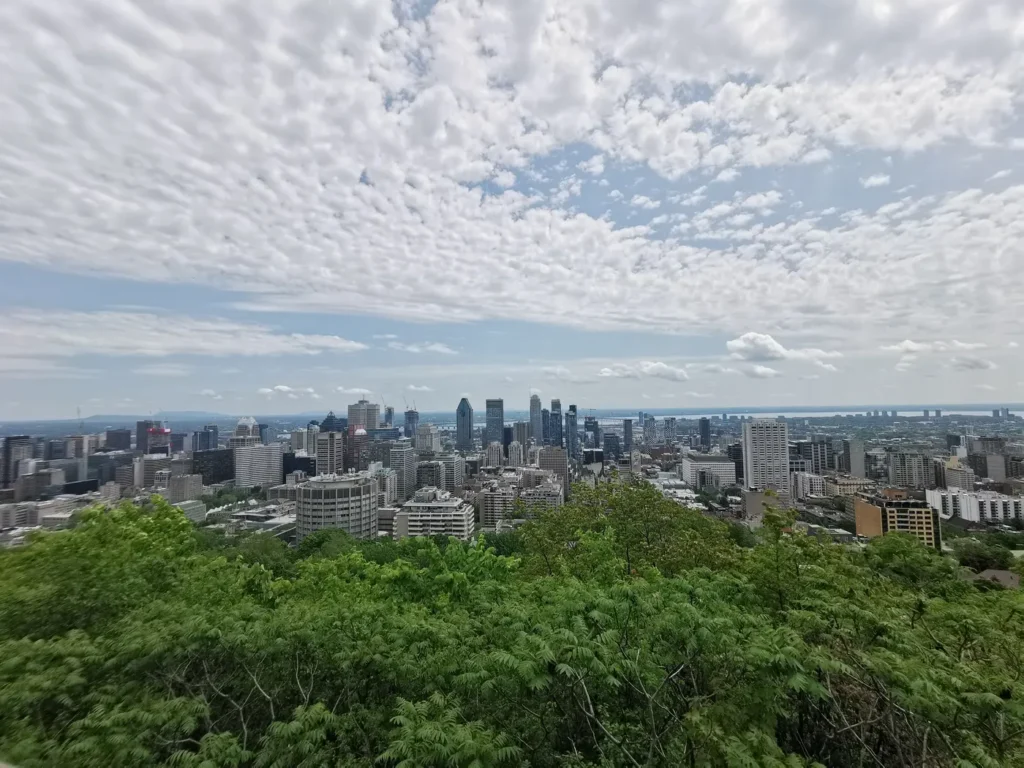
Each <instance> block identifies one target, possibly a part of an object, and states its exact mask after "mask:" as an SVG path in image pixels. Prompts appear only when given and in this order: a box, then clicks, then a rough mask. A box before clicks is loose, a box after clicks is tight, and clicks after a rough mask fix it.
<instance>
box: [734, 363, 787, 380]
mask: <svg viewBox="0 0 1024 768" xmlns="http://www.w3.org/2000/svg"><path fill="white" fill-rule="evenodd" d="M743 372H744V373H745V374H746V375H747V376H749V377H751V378H752V379H774V378H775V377H776V376H781V375H782V374H781V373H780V372H779V371H777V370H775V369H774V368H769V367H768V366H766V365H753V366H751V367H750V368H745V369H744V371H743Z"/></svg>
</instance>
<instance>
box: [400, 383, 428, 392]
mask: <svg viewBox="0 0 1024 768" xmlns="http://www.w3.org/2000/svg"><path fill="white" fill-rule="evenodd" d="M406 389H407V390H409V391H410V392H433V391H434V390H433V389H431V388H430V387H427V386H423V385H421V384H410V385H409V386H408V387H406Z"/></svg>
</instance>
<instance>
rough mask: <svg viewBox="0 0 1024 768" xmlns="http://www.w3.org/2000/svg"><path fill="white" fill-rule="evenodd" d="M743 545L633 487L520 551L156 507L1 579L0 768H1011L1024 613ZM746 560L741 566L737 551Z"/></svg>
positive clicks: (836, 555)
mask: <svg viewBox="0 0 1024 768" xmlns="http://www.w3.org/2000/svg"><path fill="white" fill-rule="evenodd" d="M790 522H791V520H790V519H788V518H786V517H784V516H782V515H778V514H768V515H766V524H765V528H764V530H763V531H762V533H761V535H760V536H759V541H758V543H757V544H756V546H753V547H744V546H741V545H740V543H737V536H736V535H735V534H732V533H731V532H730V530H729V528H728V526H726V525H725V524H723V523H719V522H716V521H714V520H711V519H708V518H706V517H703V516H701V515H700V514H698V513H696V512H691V511H688V510H685V509H682V508H681V507H679V506H677V505H675V504H672V503H670V502H666V501H664V500H663V499H662V498H661V497H660V496H659V495H658V494H657V493H654V492H653V491H652V490H651V489H649V488H647V487H645V486H642V485H641V486H632V485H628V484H601V485H599V486H598V487H597V488H593V489H590V490H581V491H580V493H579V494H577V497H576V500H575V501H574V502H573V503H572V504H569V505H567V506H566V507H564V508H563V509H562V510H560V511H554V512H550V513H544V514H542V515H541V516H540V517H539V518H538V519H537V520H535V521H533V522H531V523H530V524H528V525H527V526H526V527H524V528H523V529H522V530H521V532H519V533H517V534H502V535H499V536H489V537H483V538H482V539H481V541H479V542H477V543H476V544H475V545H473V546H467V545H462V544H459V543H457V542H454V541H435V540H404V541H401V542H390V541H386V542H355V541H353V540H351V539H349V538H348V537H346V536H345V535H344V534H341V533H337V532H329V533H323V534H318V535H317V536H314V537H310V538H309V539H307V540H306V541H304V542H303V544H302V546H301V547H299V548H298V550H291V549H289V548H287V547H286V546H284V545H283V544H281V543H280V542H278V541H276V540H274V539H272V538H267V537H265V536H255V537H252V538H248V539H242V540H226V539H223V538H222V537H220V536H218V535H217V534H215V533H213V532H211V531H206V530H196V529H195V528H194V527H193V526H192V525H191V524H190V523H189V522H188V521H187V520H186V519H185V518H184V517H183V516H182V515H181V513H180V512H179V511H178V510H176V509H173V508H170V507H168V506H166V505H163V504H160V503H157V504H155V505H153V507H152V508H151V509H148V510H147V511H142V510H139V509H136V508H134V507H132V506H130V505H124V506H122V507H120V508H119V509H116V510H113V511H105V510H92V511H89V512H87V513H86V514H84V515H83V516H82V519H81V521H80V523H79V525H78V526H77V527H76V528H75V529H73V530H70V531H63V532H51V533H45V534H41V535H38V536H37V537H36V538H34V539H33V540H32V541H31V543H30V544H28V545H27V546H25V547H21V548H18V549H13V550H9V551H5V552H3V553H2V554H0V645H2V648H0V713H2V716H0V757H2V758H3V759H5V760H7V761H10V762H12V763H14V764H17V765H19V766H21V767H22V768H33V767H34V766H47V767H53V766H56V767H58V768H60V767H63V766H69V767H70V766H96V767H97V768H99V767H100V766H102V767H103V768H109V767H110V766H151V765H171V766H179V767H183V768H199V767H200V766H202V767H203V768H216V767H220V766H224V767H225V768H226V767H228V766H232V767H241V766H245V767H247V768H249V767H251V768H271V767H273V768H292V767H293V766H303V767H305V768H313V767H314V766H370V765H374V764H376V765H385V766H408V767H411V766H556V765H567V766H641V765H642V766H755V765H767V766H772V765H775V766H802V765H827V766H946V765H948V766H954V765H956V766H1002V765H1024V685H1022V683H1021V675H1022V673H1024V642H1022V640H1024V604H1022V602H1021V596H1020V594H1019V593H1018V592H1016V591H1007V590H980V589H978V588H976V587H975V586H974V585H973V584H972V583H970V582H966V581H964V580H963V579H962V578H961V573H960V566H959V565H958V564H957V562H956V561H955V560H954V559H952V558H943V557H941V556H939V555H937V554H935V553H934V552H930V551H928V550H926V549H924V548H923V547H921V546H920V545H919V544H917V543H916V542H915V541H914V540H911V539H908V538H904V537H900V536H891V537H885V538H883V539H881V540H876V541H875V542H872V544H871V545H869V546H868V547H867V548H866V549H865V550H863V551H860V550H857V549H847V548H842V547H839V546H836V545H832V544H828V543H822V542H820V541H819V540H818V539H816V538H814V537H806V536H801V535H789V534H788V533H787V530H788V525H789V523H790ZM741 543H749V542H741Z"/></svg>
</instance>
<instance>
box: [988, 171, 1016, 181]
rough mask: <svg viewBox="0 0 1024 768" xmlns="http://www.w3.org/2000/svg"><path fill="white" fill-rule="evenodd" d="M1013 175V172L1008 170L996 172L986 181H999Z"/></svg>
mask: <svg viewBox="0 0 1024 768" xmlns="http://www.w3.org/2000/svg"><path fill="white" fill-rule="evenodd" d="M1011 173H1013V171H1008V170H1006V169H1004V170H1002V171H996V172H995V173H993V174H992V175H991V176H989V177H988V179H986V181H997V180H999V179H1005V178H1006V177H1007V176H1009V175H1010V174H1011Z"/></svg>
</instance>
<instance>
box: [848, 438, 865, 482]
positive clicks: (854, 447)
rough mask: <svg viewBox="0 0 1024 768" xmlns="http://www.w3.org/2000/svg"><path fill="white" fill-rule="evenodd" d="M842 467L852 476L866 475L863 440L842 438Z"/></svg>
mask: <svg viewBox="0 0 1024 768" xmlns="http://www.w3.org/2000/svg"><path fill="white" fill-rule="evenodd" d="M843 469H844V470H845V471H846V472H848V473H849V474H851V475H853V476H854V477H867V472H866V469H865V467H864V441H863V440H843Z"/></svg>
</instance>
